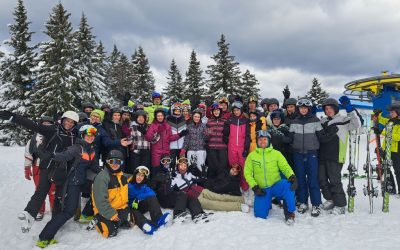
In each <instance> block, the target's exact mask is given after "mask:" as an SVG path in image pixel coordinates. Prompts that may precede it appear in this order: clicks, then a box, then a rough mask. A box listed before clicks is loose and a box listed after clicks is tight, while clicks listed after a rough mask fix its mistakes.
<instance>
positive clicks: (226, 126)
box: [222, 120, 230, 144]
mask: <svg viewBox="0 0 400 250" xmlns="http://www.w3.org/2000/svg"><path fill="white" fill-rule="evenodd" d="M222 133H223V141H224V142H225V144H228V143H229V133H230V122H229V120H227V121H226V122H225V123H224V130H223V131H222Z"/></svg>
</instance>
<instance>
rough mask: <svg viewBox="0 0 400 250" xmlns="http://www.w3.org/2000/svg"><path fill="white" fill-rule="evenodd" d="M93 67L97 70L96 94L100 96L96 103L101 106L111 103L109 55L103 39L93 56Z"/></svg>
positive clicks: (95, 80) (95, 79)
mask: <svg viewBox="0 0 400 250" xmlns="http://www.w3.org/2000/svg"><path fill="white" fill-rule="evenodd" d="M93 68H94V72H95V74H94V78H93V83H94V86H96V96H97V97H98V98H99V102H98V103H95V104H97V105H99V106H100V105H101V104H103V103H107V104H109V103H110V102H111V100H110V99H111V96H110V95H109V93H108V89H107V86H106V75H107V55H106V51H105V49H104V46H103V43H102V42H101V41H100V42H99V45H98V46H97V47H96V50H95V54H94V57H93Z"/></svg>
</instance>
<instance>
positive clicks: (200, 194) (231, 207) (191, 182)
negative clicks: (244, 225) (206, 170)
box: [171, 157, 249, 213]
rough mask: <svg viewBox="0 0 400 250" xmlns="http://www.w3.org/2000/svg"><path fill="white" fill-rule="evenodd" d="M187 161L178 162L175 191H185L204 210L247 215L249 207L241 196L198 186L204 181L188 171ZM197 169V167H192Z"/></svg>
mask: <svg viewBox="0 0 400 250" xmlns="http://www.w3.org/2000/svg"><path fill="white" fill-rule="evenodd" d="M187 164H188V163H187V159H186V158H184V157H181V158H180V159H179V161H178V165H177V172H176V176H175V177H174V178H173V179H172V181H171V187H173V188H174V189H175V190H180V191H185V192H186V193H187V194H188V196H189V197H191V198H197V199H199V201H200V204H201V206H202V208H203V209H210V210H216V211H242V212H244V213H247V212H248V211H249V206H248V205H247V204H244V200H243V198H242V197H241V196H233V195H226V194H217V193H214V192H212V191H210V190H209V189H206V188H203V187H202V186H200V185H198V184H199V183H202V182H203V180H202V179H201V178H199V177H197V176H195V175H193V174H192V173H191V172H189V171H188V165H187ZM192 168H193V169H196V168H197V167H192Z"/></svg>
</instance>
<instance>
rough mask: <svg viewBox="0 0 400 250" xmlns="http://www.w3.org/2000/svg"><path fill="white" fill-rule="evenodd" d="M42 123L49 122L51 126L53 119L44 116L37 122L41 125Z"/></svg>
mask: <svg viewBox="0 0 400 250" xmlns="http://www.w3.org/2000/svg"><path fill="white" fill-rule="evenodd" d="M43 122H50V123H51V124H53V123H54V119H53V117H50V116H47V115H44V116H42V117H40V120H39V123H43Z"/></svg>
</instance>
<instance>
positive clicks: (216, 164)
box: [207, 148, 228, 178]
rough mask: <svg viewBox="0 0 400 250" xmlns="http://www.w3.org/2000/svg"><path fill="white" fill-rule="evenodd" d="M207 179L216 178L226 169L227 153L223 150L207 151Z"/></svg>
mask: <svg viewBox="0 0 400 250" xmlns="http://www.w3.org/2000/svg"><path fill="white" fill-rule="evenodd" d="M207 162H208V172H207V177H208V178H216V177H217V176H218V175H219V174H220V173H221V172H222V171H225V168H227V167H228V151H227V149H226V148H223V149H209V150H208V151H207Z"/></svg>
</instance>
